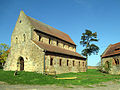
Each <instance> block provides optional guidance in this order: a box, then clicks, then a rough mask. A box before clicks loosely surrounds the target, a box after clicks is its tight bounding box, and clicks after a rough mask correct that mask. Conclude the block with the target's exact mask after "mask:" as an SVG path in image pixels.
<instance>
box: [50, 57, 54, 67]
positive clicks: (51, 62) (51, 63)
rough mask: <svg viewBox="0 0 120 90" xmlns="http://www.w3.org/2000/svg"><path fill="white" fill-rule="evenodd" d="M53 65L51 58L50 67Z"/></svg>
mask: <svg viewBox="0 0 120 90" xmlns="http://www.w3.org/2000/svg"><path fill="white" fill-rule="evenodd" d="M52 65H53V58H51V59H50V66H52Z"/></svg>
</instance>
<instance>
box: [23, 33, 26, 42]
mask: <svg viewBox="0 0 120 90" xmlns="http://www.w3.org/2000/svg"><path fill="white" fill-rule="evenodd" d="M23 38H24V42H25V38H26V37H25V34H23Z"/></svg>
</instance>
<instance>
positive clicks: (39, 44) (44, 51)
mask: <svg viewBox="0 0 120 90" xmlns="http://www.w3.org/2000/svg"><path fill="white" fill-rule="evenodd" d="M73 33H74V32H73ZM4 70H6V71H8V70H11V71H15V70H18V71H22V70H24V71H30V72H38V73H44V72H52V71H55V72H56V73H57V74H60V73H68V72H85V71H86V58H84V57H83V56H81V55H80V54H79V53H77V52H76V44H75V43H74V42H73V40H72V39H71V38H70V36H69V35H67V34H66V33H64V32H62V31H59V30H57V29H55V28H53V27H51V26H49V25H47V24H44V23H42V22H40V21H38V20H36V19H34V18H31V17H29V16H27V15H26V14H25V13H24V12H23V11H21V12H20V15H19V17H18V20H17V22H16V25H15V28H14V30H13V33H12V36H11V48H10V53H9V55H8V59H7V61H6V64H5V66H4Z"/></svg>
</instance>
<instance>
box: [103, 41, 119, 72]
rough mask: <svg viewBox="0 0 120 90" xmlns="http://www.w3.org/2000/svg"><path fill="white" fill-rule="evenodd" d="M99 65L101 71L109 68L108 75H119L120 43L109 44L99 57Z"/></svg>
mask: <svg viewBox="0 0 120 90" xmlns="http://www.w3.org/2000/svg"><path fill="white" fill-rule="evenodd" d="M101 64H102V66H104V67H103V71H105V68H110V70H109V73H110V74H120V42H119V43H116V44H110V45H109V46H108V47H107V49H106V50H105V51H104V52H103V54H102V55H101Z"/></svg>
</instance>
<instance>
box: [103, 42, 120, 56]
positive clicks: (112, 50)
mask: <svg viewBox="0 0 120 90" xmlns="http://www.w3.org/2000/svg"><path fill="white" fill-rule="evenodd" d="M118 54H120V42H119V43H116V44H113V45H110V46H109V48H108V49H107V50H106V52H105V53H104V54H103V55H102V56H101V57H102V58H104V57H108V56H114V55H118Z"/></svg>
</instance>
